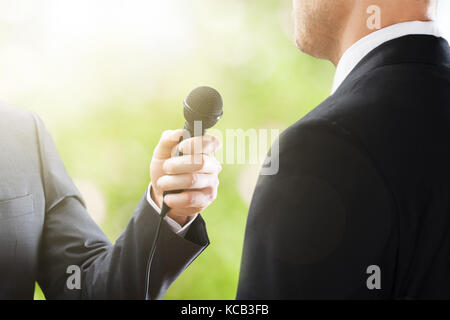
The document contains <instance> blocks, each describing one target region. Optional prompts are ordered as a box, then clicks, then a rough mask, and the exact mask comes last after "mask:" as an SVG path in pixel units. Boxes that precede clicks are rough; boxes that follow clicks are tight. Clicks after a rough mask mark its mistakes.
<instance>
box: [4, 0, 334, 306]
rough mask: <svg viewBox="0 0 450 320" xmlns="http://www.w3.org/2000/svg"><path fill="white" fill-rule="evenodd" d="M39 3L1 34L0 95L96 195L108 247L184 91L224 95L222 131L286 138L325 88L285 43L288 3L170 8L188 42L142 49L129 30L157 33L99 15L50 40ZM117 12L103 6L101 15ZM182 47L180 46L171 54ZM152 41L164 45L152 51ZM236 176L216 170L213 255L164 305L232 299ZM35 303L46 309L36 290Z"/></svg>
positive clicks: (194, 0) (326, 76) (193, 0)
mask: <svg viewBox="0 0 450 320" xmlns="http://www.w3.org/2000/svg"><path fill="white" fill-rule="evenodd" d="M38 2H39V3H41V7H39V11H38V12H40V13H42V15H41V17H40V16H39V15H31V16H27V17H26V18H24V19H23V20H24V21H21V22H20V23H17V21H13V22H11V23H10V25H9V29H8V30H9V32H10V34H12V35H14V36H10V37H8V38H7V40H5V41H6V43H7V44H8V46H7V48H9V49H4V51H3V52H2V49H1V48H0V58H2V59H1V60H2V61H5V59H6V58H8V57H9V61H8V62H1V63H0V67H4V69H5V70H6V72H3V74H2V75H0V95H1V96H2V99H3V100H6V101H7V102H8V103H11V104H14V105H18V106H19V107H22V108H27V109H31V110H33V111H35V112H37V113H38V114H39V115H40V116H41V117H42V118H43V119H44V121H45V122H46V124H47V126H48V129H49V131H50V132H51V134H52V135H53V136H54V139H55V141H56V144H57V147H58V150H59V152H60V155H61V157H62V159H63V161H64V163H65V164H66V167H67V170H68V172H69V173H70V175H71V176H72V177H73V178H74V179H75V180H84V181H89V182H90V183H92V184H94V185H95V186H96V187H97V188H98V189H99V190H100V191H101V193H102V194H103V195H104V198H105V201H106V212H107V213H106V217H105V219H104V220H103V222H102V223H101V225H102V228H103V230H104V231H105V233H106V234H107V235H108V237H109V238H110V239H111V240H112V241H114V239H116V238H117V236H118V235H119V234H120V233H121V232H122V231H123V230H124V228H125V226H126V224H127V222H128V219H129V218H130V216H131V214H132V212H133V210H134V208H135V206H136V205H137V203H138V201H139V200H140V198H141V197H142V195H143V194H144V192H145V190H146V188H147V186H148V183H149V173H148V166H149V163H150V160H151V155H152V151H153V148H154V147H155V145H156V144H157V142H158V140H159V137H160V135H161V132H162V131H164V130H166V129H173V128H178V127H181V126H182V125H183V117H182V101H183V99H184V97H185V96H186V95H187V94H188V93H189V91H190V90H191V89H192V88H194V87H196V86H198V85H209V86H212V87H215V88H216V89H218V90H219V92H221V94H222V95H223V98H224V103H225V105H224V117H223V119H222V120H221V121H220V123H219V124H218V126H217V128H219V129H221V130H225V129H227V128H231V129H233V128H242V129H244V130H246V129H249V128H271V127H276V128H286V127H287V126H289V125H291V124H292V123H293V122H295V121H297V120H298V119H300V118H301V117H302V116H304V115H305V114H306V113H307V112H308V111H309V110H311V109H312V108H313V107H315V106H316V105H317V104H319V103H320V102H321V101H322V100H323V99H325V98H326V97H327V95H328V94H329V91H330V88H331V82H332V74H333V68H332V66H331V65H330V64H329V63H328V62H324V61H319V60H316V59H313V58H310V57H308V56H306V55H304V54H301V53H299V52H298V50H297V49H296V48H295V45H294V44H293V41H292V40H291V39H290V36H289V32H290V29H291V26H290V24H289V21H290V2H289V1H276V0H261V1H245V2H244V1H240V0H230V1H210V0H208V1H206V0H190V1H189V3H187V2H186V1H181V0H180V1H175V0H169V1H168V2H173V3H174V5H175V6H178V5H179V6H180V8H181V9H180V10H178V11H179V12H178V11H176V12H174V14H180V15H181V17H182V18H183V19H184V20H183V21H184V23H185V25H184V27H185V28H186V30H189V32H187V31H186V30H181V31H180V32H181V33H177V32H178V31H179V30H175V31H173V30H172V31H171V32H169V33H167V34H163V35H159V36H155V37H156V38H157V39H156V40H155V39H153V38H152V36H151V35H152V34H154V32H157V31H158V30H156V31H155V30H153V33H151V34H150V36H149V37H148V38H146V37H145V36H146V34H144V35H143V36H133V34H134V31H136V32H137V31H138V29H139V30H140V29H142V28H146V27H148V28H158V26H152V25H148V26H147V25H145V24H144V25H139V24H136V26H134V27H133V26H132V27H130V29H129V33H122V34H112V35H111V34H108V33H107V31H105V30H107V29H108V28H109V27H108V26H105V27H104V28H102V27H101V24H102V19H106V18H107V16H108V10H106V9H105V11H104V12H102V15H101V16H100V15H99V16H96V15H93V16H92V17H90V20H89V21H87V20H86V19H87V18H86V19H85V20H83V19H81V20H80V28H79V29H80V30H81V24H83V23H91V24H92V25H91V27H90V28H91V29H89V28H87V31H86V30H85V29H86V28H85V29H82V30H84V31H83V32H84V33H83V32H82V31H80V30H78V29H77V26H76V25H75V27H74V28H72V29H70V30H71V32H68V31H67V32H66V31H65V32H64V34H62V35H61V34H57V35H56V34H55V33H54V30H53V29H51V30H50V31H49V30H48V28H47V27H48V24H47V21H46V19H49V18H48V16H46V15H45V13H46V12H48V11H51V9H52V6H54V5H55V6H56V4H55V3H56V2H54V1H38ZM83 2H84V0H81V1H80V3H83ZM150 2H152V1H150ZM138 3H142V2H140V1H136V0H132V1H129V2H126V4H125V5H123V6H124V7H123V8H122V9H123V14H124V15H127V14H128V15H130V16H132V15H133V12H134V11H133V12H128V11H127V10H128V9H127V6H128V5H129V6H130V7H132V6H133V5H135V6H138ZM116 4H117V1H111V2H110V3H109V4H106V3H105V5H106V6H107V7H106V8H108V6H114V5H116ZM80 5H81V4H80ZM84 5H85V6H88V7H87V8H90V7H89V4H87V2H85V3H84ZM94 9H95V8H93V9H92V10H93V12H94V13H95V10H94ZM138 9H139V7H137V9H136V10H138ZM130 10H131V9H130ZM169 11H170V10H169ZM177 12H178V13H177ZM169 13H170V12H169ZM66 14H68V15H70V12H69V13H66ZM105 17H106V18H105ZM174 19H177V17H175V18H174ZM91 20H92V21H94V22H92V21H91ZM123 23H126V22H123ZM30 26H32V27H30ZM45 26H47V27H45ZM44 27H45V28H44ZM56 27H58V25H56ZM56 27H55V26H53V27H52V28H56ZM165 27H166V26H164V27H161V29H164V28H165ZM169 27H170V26H169ZM181 27H183V26H180V28H181ZM61 28H63V26H62V27H61ZM133 28H135V29H136V30H135V29H133ZM103 29H105V30H103ZM24 30H27V31H24ZM96 30H103V31H102V32H99V33H96V32H95V31H96ZM165 31H167V30H165ZM2 32H3V33H5V34H7V32H6V31H2ZM105 32H106V33H105ZM161 32H164V30H161ZM105 34H106V35H108V37H107V36H105ZM174 34H175V38H174V39H171V38H170V37H171V36H173V35H174ZM180 37H181V38H183V37H187V39H184V40H183V41H184V42H183V41H181V44H180V45H179V46H178V39H179V38H180ZM86 39H87V40H86ZM161 39H164V41H165V42H164V43H161V44H160V43H159V42H158V41H162V40H161ZM40 40H42V41H40ZM186 40H187V41H186ZM86 41H88V42H86ZM153 41H155V42H156V43H152V42H153ZM148 43H150V44H152V45H151V46H150V45H148ZM167 43H169V44H170V45H167V46H166V44H167ZM186 43H191V45H190V47H189V49H186V48H185V47H184V45H185V44H186ZM11 48H12V49H11ZM7 50H13V52H15V53H17V52H19V53H20V54H19V55H17V54H14V55H13V54H9V55H8V54H7V52H6V51H7ZM55 50H56V51H55ZM160 50H161V51H160ZM173 51H177V52H173ZM12 62H14V63H12ZM24 65H25V66H27V67H24ZM32 79H35V81H32ZM8 88H9V89H8ZM15 88H20V90H16V89H15ZM243 170H245V167H243V166H239V165H224V168H223V171H222V173H221V185H220V189H219V196H218V198H217V201H216V202H215V203H214V204H213V205H212V206H211V207H210V208H208V209H207V210H206V211H205V212H204V213H203V217H204V218H205V220H206V223H207V227H208V233H209V237H210V240H211V245H210V246H209V247H208V249H207V250H206V251H205V252H204V253H203V254H202V255H201V256H200V257H199V258H198V259H197V260H196V261H195V262H194V263H193V264H192V265H191V266H190V267H189V268H188V270H186V272H184V273H183V274H182V275H181V276H180V278H179V279H178V280H177V281H176V282H175V284H174V285H173V286H172V287H171V288H170V289H169V291H168V293H167V295H166V299H234V297H235V293H236V288H237V281H238V276H239V267H240V258H241V251H242V244H243V237H244V229H245V222H246V217H247V211H248V203H246V202H245V201H244V200H243V198H242V196H241V195H240V193H239V191H238V190H239V188H238V184H239V176H240V175H241V174H242V172H243ZM85 196H89V195H85ZM88 205H89V204H88ZM88 209H89V207H88ZM35 298H37V299H41V298H43V295H42V292H41V291H40V290H39V288H37V291H36V296H35Z"/></svg>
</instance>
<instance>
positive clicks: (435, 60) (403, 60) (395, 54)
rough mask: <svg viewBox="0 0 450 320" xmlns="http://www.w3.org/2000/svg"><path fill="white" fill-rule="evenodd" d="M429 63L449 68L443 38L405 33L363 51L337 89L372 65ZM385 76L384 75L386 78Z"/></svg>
mask: <svg viewBox="0 0 450 320" xmlns="http://www.w3.org/2000/svg"><path fill="white" fill-rule="evenodd" d="M411 63H412V64H429V65H436V66H439V67H444V68H450V48H449V45H448V42H447V41H446V40H445V39H444V38H439V37H435V36H430V35H407V36H403V37H400V38H396V39H393V40H390V41H387V42H385V43H383V44H382V45H380V46H379V47H377V48H375V49H374V50H372V51H371V52H370V53H369V54H367V55H366V56H365V57H364V58H363V59H362V60H361V61H360V62H359V63H358V64H357V65H356V67H355V68H354V69H353V70H352V71H351V73H350V74H349V75H348V76H347V77H346V78H345V80H344V81H343V83H342V85H341V86H340V87H339V88H338V89H337V91H336V93H337V92H342V91H343V90H344V88H345V87H346V85H347V84H349V83H351V82H353V81H354V80H356V79H357V78H359V77H361V76H363V75H365V74H366V73H368V72H370V71H371V70H374V69H376V68H379V67H382V66H387V65H395V64H411ZM387 80H388V79H387Z"/></svg>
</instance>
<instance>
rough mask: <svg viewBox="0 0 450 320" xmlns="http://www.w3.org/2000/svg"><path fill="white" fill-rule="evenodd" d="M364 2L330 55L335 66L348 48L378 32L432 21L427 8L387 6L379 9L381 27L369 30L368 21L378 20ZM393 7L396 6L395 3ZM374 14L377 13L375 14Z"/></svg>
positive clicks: (354, 12)
mask: <svg viewBox="0 0 450 320" xmlns="http://www.w3.org/2000/svg"><path fill="white" fill-rule="evenodd" d="M364 2H365V1H361V2H359V3H360V4H359V5H357V6H355V9H354V10H353V12H352V13H351V15H350V17H349V19H348V22H347V24H346V26H345V27H344V28H343V31H342V33H341V35H340V37H339V38H340V41H339V45H338V47H337V48H336V50H334V52H332V54H331V55H330V61H331V62H332V63H333V64H334V65H335V66H337V64H338V62H339V60H340V59H341V58H342V55H343V54H344V52H345V51H346V50H347V49H348V48H350V47H351V46H352V45H353V44H354V43H356V42H357V41H358V40H360V39H362V38H364V37H365V36H367V35H369V34H371V33H373V32H375V31H377V30H380V29H382V28H386V27H388V26H391V25H394V24H397V23H402V22H408V21H430V20H431V18H430V15H429V12H428V10H427V9H426V8H423V9H422V10H419V9H418V8H402V7H400V6H399V4H397V6H399V7H398V8H393V7H387V6H386V5H385V6H384V7H378V8H379V14H380V17H379V22H380V24H379V26H378V27H375V28H369V27H370V24H369V23H368V19H369V18H373V19H376V17H371V15H370V14H368V13H367V9H368V6H367V7H366V6H365V5H364V4H363V3H364ZM392 6H396V5H395V2H394V5H392ZM402 9H404V10H402ZM392 12H395V13H396V15H395V16H394V15H389V13H392ZM372 14H377V13H376V12H373V13H372ZM375 25H376V24H375Z"/></svg>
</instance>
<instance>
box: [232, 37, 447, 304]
mask: <svg viewBox="0 0 450 320" xmlns="http://www.w3.org/2000/svg"><path fill="white" fill-rule="evenodd" d="M279 143H280V145H279V148H280V170H279V173H278V174H276V175H273V176H260V179H259V181H258V184H257V186H256V189H255V193H254V195H253V199H252V203H251V206H250V213H249V217H248V222H247V229H246V235H245V242H244V250H243V257H242V266H241V274H240V280H239V288H238V293H237V298H238V299H350V298H367V299H426V298H450V49H449V46H448V43H447V41H446V40H444V39H443V38H437V37H433V36H425V35H422V36H421V35H410V36H405V37H401V38H397V39H395V40H391V41H389V42H386V43H385V44H383V45H381V46H379V47H378V48H376V49H375V50H373V51H372V52H370V53H369V54H368V55H367V56H366V57H365V58H364V59H363V60H362V61H361V62H360V63H359V64H358V65H357V66H356V68H355V69H354V70H353V71H352V72H351V73H350V75H349V76H348V77H347V78H346V79H345V81H344V82H343V83H342V85H341V86H340V87H339V89H338V90H337V91H336V92H335V93H334V94H333V95H332V96H330V97H329V98H328V99H327V100H326V101H324V102H323V103H322V104H321V105H319V106H318V107H317V108H316V109H314V110H313V111H312V112H311V113H309V114H308V115H307V116H306V117H304V118H303V119H301V120H300V121H299V122H297V123H296V124H294V125H293V126H291V127H290V128H289V129H288V130H286V131H285V132H284V133H283V134H282V135H281V136H280V138H279ZM370 266H377V267H379V270H380V273H379V274H380V275H381V281H380V283H381V287H380V288H379V289H378V288H373V287H370V286H368V279H369V278H370V276H371V275H372V273H371V272H370V270H372V269H370V268H369V267H370ZM368 268H369V272H368ZM369 280H370V279H369Z"/></svg>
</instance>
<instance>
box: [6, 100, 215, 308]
mask: <svg viewBox="0 0 450 320" xmlns="http://www.w3.org/2000/svg"><path fill="white" fill-rule="evenodd" d="M105 165H107V164H105ZM158 219H159V215H158V213H156V212H155V211H154V210H153V209H152V207H151V206H150V205H149V204H148V203H147V201H146V199H145V196H144V197H143V198H142V200H141V202H140V203H139V205H138V207H137V209H136V211H135V212H134V214H133V216H132V218H131V220H130V222H129V224H128V226H127V228H126V230H125V231H124V232H123V234H122V235H121V236H120V237H119V238H118V239H117V241H116V243H115V244H114V245H112V244H111V243H110V242H109V241H108V239H107V238H106V236H105V235H104V234H103V233H102V231H101V230H100V229H99V228H98V226H97V225H96V224H95V223H94V222H93V220H92V219H91V218H90V216H89V214H88V213H87V212H86V208H85V206H84V203H83V199H82V197H81V195H80V194H79V192H78V190H77V189H76V187H75V186H74V184H73V183H72V180H71V179H70V177H69V176H68V174H67V172H66V170H65V169H64V166H63V163H62V162H61V160H60V158H59V156H58V154H57V151H56V149H55V146H54V144H53V142H52V140H51V138H50V136H49V134H48V133H47V131H46V130H45V128H44V125H43V124H42V122H41V121H40V120H39V118H38V117H37V116H35V115H34V114H32V113H29V112H25V111H22V110H18V109H16V108H11V107H8V106H6V105H0V298H3V299H5V298H7V299H32V298H33V294H34V286H35V282H36V281H37V282H38V283H39V285H40V286H41V288H42V290H43V292H44V294H45V296H46V298H48V299H80V298H83V299H105V298H113V299H119V298H121V299H122V298H124V299H143V298H144V297H145V292H144V291H145V269H146V264H147V258H148V255H149V251H150V247H151V244H152V241H153V237H154V233H155V229H156V225H157V222H158ZM161 230H162V231H161V235H160V239H159V242H158V247H157V251H156V253H155V258H154V260H153V265H152V269H151V277H150V293H151V297H152V298H161V297H162V295H163V294H164V293H165V291H166V290H167V288H168V287H169V285H170V284H171V283H172V282H173V281H174V279H175V278H176V277H177V276H178V275H179V274H180V273H181V272H182V271H183V270H184V269H185V268H186V267H187V266H188V265H189V264H190V263H191V262H192V261H193V260H194V259H195V258H196V257H197V255H198V254H200V252H201V251H202V250H203V249H204V248H205V247H206V246H207V245H208V243H209V242H208V237H207V234H206V230H205V225H204V222H203V220H202V219H201V218H200V219H199V218H197V219H196V221H195V222H194V223H193V224H192V226H191V227H190V229H189V232H188V233H187V235H186V237H185V238H181V237H179V236H177V235H176V234H175V233H173V232H172V231H171V230H170V228H169V226H168V225H167V224H166V223H163V225H162V229H161ZM71 265H75V266H79V267H80V268H81V289H80V290H76V289H75V290H69V289H68V287H67V285H66V281H67V279H68V277H69V276H70V275H71V274H68V273H66V271H67V269H68V267H69V266H71ZM69 270H70V269H69Z"/></svg>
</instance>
